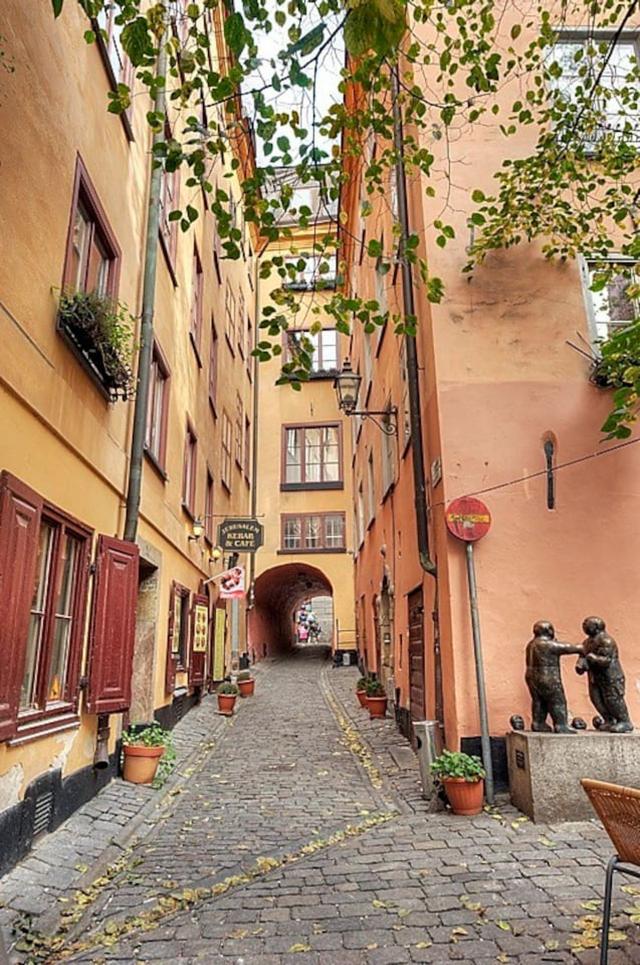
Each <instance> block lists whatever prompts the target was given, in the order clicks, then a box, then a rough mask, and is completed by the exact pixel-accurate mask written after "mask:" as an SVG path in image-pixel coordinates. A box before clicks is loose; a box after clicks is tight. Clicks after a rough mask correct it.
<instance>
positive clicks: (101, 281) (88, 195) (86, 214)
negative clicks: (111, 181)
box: [62, 158, 120, 297]
mask: <svg viewBox="0 0 640 965" xmlns="http://www.w3.org/2000/svg"><path fill="white" fill-rule="evenodd" d="M119 260H120V249H119V248H118V244H117V242H116V240H115V237H114V235H113V232H112V231H111V228H110V227H109V224H108V222H107V219H106V215H105V213H104V210H103V208H102V205H101V204H100V201H99V199H98V196H97V194H96V191H95V189H94V187H93V185H92V184H91V181H90V180H89V175H88V173H87V170H86V168H85V166H84V164H83V163H82V161H81V160H80V158H78V161H77V164H76V173H75V182H74V188H73V203H72V208H71V223H70V226H69V235H68V239H67V252H66V257H65V266H64V274H63V279H62V287H63V288H64V289H65V290H66V291H69V292H78V291H80V292H95V293H96V294H98V295H104V296H110V297H115V296H116V295H117V287H118V270H119Z"/></svg>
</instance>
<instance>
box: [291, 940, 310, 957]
mask: <svg viewBox="0 0 640 965" xmlns="http://www.w3.org/2000/svg"><path fill="white" fill-rule="evenodd" d="M289 951H290V952H291V953H292V954H294V955H295V954H296V952H310V951H311V945H305V944H304V943H303V942H297V943H296V944H295V945H292V946H291V948H290V949H289Z"/></svg>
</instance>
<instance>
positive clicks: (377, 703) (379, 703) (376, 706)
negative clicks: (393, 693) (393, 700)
mask: <svg viewBox="0 0 640 965" xmlns="http://www.w3.org/2000/svg"><path fill="white" fill-rule="evenodd" d="M387 700H388V698H387V697H367V707H368V708H369V717H371V719H372V720H373V718H374V717H386V714H387Z"/></svg>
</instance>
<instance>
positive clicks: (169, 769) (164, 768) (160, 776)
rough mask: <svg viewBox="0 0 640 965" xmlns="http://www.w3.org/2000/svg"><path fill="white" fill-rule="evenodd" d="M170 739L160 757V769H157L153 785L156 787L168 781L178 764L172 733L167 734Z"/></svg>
mask: <svg viewBox="0 0 640 965" xmlns="http://www.w3.org/2000/svg"><path fill="white" fill-rule="evenodd" d="M167 737H168V740H167V743H166V744H165V748H164V754H163V755H162V757H161V758H160V762H159V764H158V769H157V771H156V776H155V777H154V779H153V781H152V784H151V786H152V787H154V788H156V790H157V789H158V788H160V787H163V785H164V784H166V783H167V781H168V779H169V776H170V775H171V774H172V773H173V771H174V770H175V766H176V762H177V759H176V749H175V747H174V746H173V740H172V738H171V735H170V734H167Z"/></svg>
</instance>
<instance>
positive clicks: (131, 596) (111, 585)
mask: <svg viewBox="0 0 640 965" xmlns="http://www.w3.org/2000/svg"><path fill="white" fill-rule="evenodd" d="M138 563H139V552H138V547H137V546H136V545H135V543H129V542H126V541H124V540H120V539H113V538H112V537H110V536H100V538H99V539H98V550H97V553H96V575H95V582H94V587H93V611H92V614H91V630H90V635H89V675H88V676H89V686H88V689H87V710H88V712H89V713H90V714H113V713H117V712H118V711H121V710H126V709H127V708H128V707H129V705H130V704H131V673H132V665H133V646H134V642H135V634H136V605H137V602H138Z"/></svg>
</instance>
